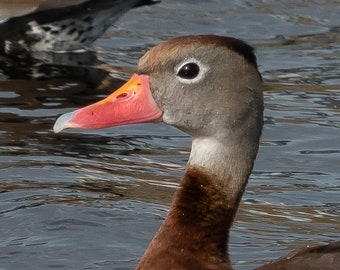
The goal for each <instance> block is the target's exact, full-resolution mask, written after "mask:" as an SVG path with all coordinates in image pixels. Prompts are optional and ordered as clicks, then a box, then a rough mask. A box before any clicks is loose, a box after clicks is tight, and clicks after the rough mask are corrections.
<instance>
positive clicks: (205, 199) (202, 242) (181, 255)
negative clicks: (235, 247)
mask: <svg viewBox="0 0 340 270" xmlns="http://www.w3.org/2000/svg"><path fill="white" fill-rule="evenodd" d="M230 180H231V179H226V181H230ZM215 183H216V181H215V180H214V179H211V176H209V174H207V173H205V172H203V171H202V169H201V168H198V167H193V166H189V167H188V168H187V170H186V173H185V175H184V177H183V179H182V181H181V185H180V187H179V189H178V190H177V192H176V194H175V198H174V201H173V204H172V207H171V209H170V211H169V213H168V216H167V218H166V220H165V221H164V223H163V224H162V226H161V228H160V230H159V231H158V233H157V234H156V236H155V237H154V239H153V241H152V242H151V244H150V246H149V247H148V249H147V251H146V252H145V254H144V256H143V258H142V260H141V261H140V263H139V265H138V266H137V269H139V270H141V269H148V270H152V269H164V270H166V269H197V270H199V269H221V270H222V269H223V270H228V269H232V267H231V265H230V260H229V256H228V252H227V251H228V246H227V245H228V244H227V243H228V238H229V230H230V227H231V225H232V223H233V220H234V216H235V213H236V211H237V208H238V204H239V201H240V199H241V196H242V191H239V192H238V194H237V196H233V199H232V200H233V201H230V200H229V199H228V198H226V193H225V192H224V191H223V190H221V189H220V188H219V186H218V185H216V184H215Z"/></svg>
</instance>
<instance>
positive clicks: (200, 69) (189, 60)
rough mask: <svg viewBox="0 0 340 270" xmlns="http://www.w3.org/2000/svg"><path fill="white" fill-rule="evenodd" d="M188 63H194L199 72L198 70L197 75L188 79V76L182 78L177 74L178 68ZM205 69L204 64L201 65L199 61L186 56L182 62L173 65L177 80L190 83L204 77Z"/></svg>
mask: <svg viewBox="0 0 340 270" xmlns="http://www.w3.org/2000/svg"><path fill="white" fill-rule="evenodd" d="M190 63H194V64H196V65H197V66H198V67H199V72H198V74H197V76H196V77H194V78H192V79H190V78H188V79H187V78H183V77H181V76H179V75H178V74H179V72H180V70H181V69H182V68H183V67H184V66H185V65H187V64H190ZM207 70H208V68H207V67H206V66H205V65H203V64H202V63H201V62H200V61H198V60H197V59H195V58H188V59H186V60H185V61H184V62H182V63H181V64H179V65H177V66H176V67H175V74H176V78H177V80H179V81H180V82H182V83H186V84H191V83H197V82H199V81H201V80H202V79H203V78H204V76H205V73H206V72H207Z"/></svg>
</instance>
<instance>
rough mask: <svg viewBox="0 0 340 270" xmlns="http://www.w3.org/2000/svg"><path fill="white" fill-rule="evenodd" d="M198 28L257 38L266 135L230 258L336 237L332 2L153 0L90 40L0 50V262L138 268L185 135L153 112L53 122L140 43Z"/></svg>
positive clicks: (128, 67) (115, 80) (336, 49)
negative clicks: (114, 121)
mask: <svg viewBox="0 0 340 270" xmlns="http://www.w3.org/2000/svg"><path fill="white" fill-rule="evenodd" d="M202 33H214V34H219V35H231V36H235V37H238V38H241V39H244V40H246V41H248V42H249V43H251V44H252V45H254V46H255V47H256V48H257V51H256V53H257V57H258V62H259V68H260V71H261V73H262V75H263V78H264V81H265V93H264V95H265V106H266V109H265V127H264V131H263V137H262V143H261V147H260V151H259V155H258V158H257V160H256V163H255V168H254V171H253V173H252V175H251V179H250V180H249V185H248V187H247V191H246V193H245V195H244V197H243V202H242V205H241V208H240V211H239V213H238V216H237V219H236V222H235V224H234V227H233V230H232V233H231V241H230V253H231V255H232V260H233V264H234V266H235V269H238V270H241V269H242V270H246V269H252V268H253V267H255V266H258V265H260V264H262V263H263V262H265V261H268V260H270V259H273V258H276V257H278V256H280V255H282V254H285V253H287V252H288V251H290V250H291V249H293V248H296V247H301V246H305V245H308V244H312V243H328V242H330V241H333V240H339V236H340V227H339V222H340V219H339V214H340V213H339V196H340V184H339V183H340V166H339V160H340V117H339V116H340V113H339V106H340V98H339V93H340V77H339V74H340V45H339V40H340V8H339V2H338V1H335V0H334V1H331V0H328V1H321V2H320V1H298V2H296V1H288V0H284V1H269V0H268V1H241V0H238V1H233V3H226V1H223V0H211V1H196V0H195V1H194V0H190V1H179V0H172V1H166V0H163V1H162V3H160V4H158V5H154V6H150V7H143V8H139V9H135V10H133V11H130V12H129V13H128V14H126V15H125V16H124V17H122V19H121V20H120V21H119V22H118V23H117V24H116V25H115V26H114V27H112V28H111V29H110V30H109V32H108V33H106V34H105V35H104V36H103V38H101V39H100V40H98V41H97V42H96V44H95V46H94V48H95V53H89V54H82V55H77V54H72V55H71V56H70V55H67V56H62V55H57V56H56V55H52V56H51V55H45V54H41V55H38V57H39V58H40V59H43V60H44V61H43V62H37V63H33V64H32V63H30V64H25V63H17V62H13V61H11V60H9V59H5V60H1V66H0V68H1V69H0V90H1V92H0V103H1V107H0V115H1V122H0V126H1V129H0V135H1V136H0V171H1V174H0V192H1V193H0V202H1V203H0V216H1V218H0V232H1V239H0V269H11V270H12V269H134V267H135V265H136V264H137V262H138V260H139V258H140V257H141V256H142V254H143V252H144V250H145V248H146V247H147V245H148V243H149V241H150V240H151V238H152V236H153V235H154V233H155V232H156V230H157V229H158V227H159V225H160V224H161V222H162V220H163V219H164V217H165V216H166V213H167V210H168V208H169V205H170V203H171V199H172V196H173V193H174V191H175V189H176V187H177V186H178V182H179V179H180V176H181V175H182V173H183V169H184V166H185V163H186V160H187V158H188V155H189V152H190V143H191V141H190V138H189V137H188V136H187V135H186V134H184V133H182V132H180V131H178V130H177V129H175V128H173V127H169V126H166V125H162V124H143V125H134V126H126V127H119V128H110V129H105V130H100V131H68V132H65V133H62V134H58V135H55V134H53V133H52V131H51V128H52V126H53V123H54V121H55V119H56V118H57V116H58V115H60V114H61V113H64V112H68V111H70V110H73V109H75V108H78V107H80V106H83V105H85V104H89V103H91V102H94V101H95V100H97V99H99V98H102V97H103V96H105V95H106V94H107V93H108V92H109V91H110V89H113V88H116V87H118V86H119V85H121V84H122V83H123V81H124V80H125V79H127V78H128V77H129V76H130V74H131V73H132V72H133V70H134V68H135V66H136V63H137V60H138V58H139V57H140V56H141V55H142V54H143V53H144V52H145V51H146V50H147V49H148V48H150V47H152V46H153V45H155V44H158V43H159V42H161V41H163V40H167V39H169V38H171V37H174V36H178V35H187V34H202Z"/></svg>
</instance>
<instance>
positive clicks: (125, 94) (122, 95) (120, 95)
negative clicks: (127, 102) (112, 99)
mask: <svg viewBox="0 0 340 270" xmlns="http://www.w3.org/2000/svg"><path fill="white" fill-rule="evenodd" d="M127 96H128V93H121V94H119V95H118V96H117V97H116V99H121V98H125V97H127Z"/></svg>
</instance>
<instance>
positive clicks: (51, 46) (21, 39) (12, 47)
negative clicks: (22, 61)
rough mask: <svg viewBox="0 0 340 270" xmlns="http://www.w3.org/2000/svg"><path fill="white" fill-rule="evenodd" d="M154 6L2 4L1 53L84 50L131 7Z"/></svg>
mask: <svg viewBox="0 0 340 270" xmlns="http://www.w3.org/2000/svg"><path fill="white" fill-rule="evenodd" d="M152 3H154V2H153V1H152V0H20V1H18V0H7V1H0V33H1V34H0V53H3V54H7V55H15V54H18V53H19V54H26V53H27V52H31V51H71V50H78V49H82V48H84V47H86V46H89V45H90V44H91V43H93V42H94V41H95V40H96V39H97V38H99V37H100V36H101V35H102V34H103V33H104V32H105V31H106V30H107V29H108V28H109V27H110V26H112V23H113V22H114V21H116V20H117V19H118V18H119V17H120V16H121V15H123V14H124V13H125V12H126V11H128V10H129V9H130V8H133V7H136V6H140V5H146V4H152Z"/></svg>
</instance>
